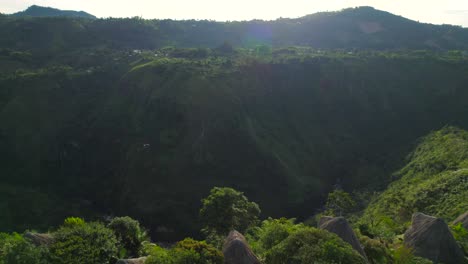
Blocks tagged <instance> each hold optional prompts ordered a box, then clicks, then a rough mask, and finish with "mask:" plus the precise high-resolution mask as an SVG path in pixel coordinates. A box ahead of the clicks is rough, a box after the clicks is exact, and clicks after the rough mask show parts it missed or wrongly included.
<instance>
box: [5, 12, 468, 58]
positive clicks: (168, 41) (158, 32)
mask: <svg viewBox="0 0 468 264" xmlns="http://www.w3.org/2000/svg"><path fill="white" fill-rule="evenodd" d="M36 9H40V11H41V12H42V13H44V12H45V11H47V13H49V9H44V8H39V7H32V8H31V10H26V11H25V12H24V13H20V14H25V15H27V14H32V13H31V12H32V11H34V10H36ZM56 12H57V11H54V10H52V13H53V14H52V15H49V17H43V18H34V19H31V18H15V17H12V16H4V17H0V32H1V33H2V36H3V38H2V39H0V48H12V49H28V50H40V51H44V50H51V51H55V52H57V51H71V50H75V49H82V48H85V47H86V48H98V47H99V48H100V47H103V46H104V47H108V48H118V49H158V48H163V47H166V46H177V47H180V48H214V47H217V46H220V45H221V44H222V43H224V42H225V41H227V42H229V43H231V45H233V46H234V47H243V48H255V46H257V45H268V46H272V47H274V48H282V47H290V46H309V47H313V48H318V49H345V50H362V49H373V50H420V49H429V50H442V51H445V50H465V51H466V50H467V49H468V44H467V43H468V29H466V28H462V27H459V26H451V25H431V24H422V23H418V22H416V21H412V20H409V19H406V18H403V17H400V16H396V15H393V14H390V13H388V12H384V11H380V10H376V9H374V8H371V7H359V8H350V9H345V10H342V11H339V12H322V13H316V14H312V15H308V16H304V17H301V18H295V19H289V18H280V19H277V20H274V21H262V20H252V21H242V22H237V21H232V22H216V21H208V20H199V21H198V20H181V21H177V20H169V19H166V20H144V19H141V18H124V19H120V18H108V19H83V18H75V19H72V18H67V17H51V16H56V15H62V14H63V15H68V14H64V13H61V12H58V13H57V14H56ZM15 15H18V14H15Z"/></svg>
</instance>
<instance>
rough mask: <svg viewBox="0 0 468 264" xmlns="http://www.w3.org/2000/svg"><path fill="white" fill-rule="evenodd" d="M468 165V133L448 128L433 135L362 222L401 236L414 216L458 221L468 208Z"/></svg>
mask: <svg viewBox="0 0 468 264" xmlns="http://www.w3.org/2000/svg"><path fill="white" fill-rule="evenodd" d="M467 161H468V132H467V131H464V130H461V129H458V128H454V127H446V128H444V129H442V130H440V131H436V132H433V133H431V134H430V135H429V136H427V137H425V138H424V139H423V140H422V141H421V143H420V144H419V145H418V147H417V148H416V150H415V151H414V152H413V153H412V154H411V155H410V157H409V162H408V164H407V165H406V166H405V167H404V168H403V169H401V170H400V171H399V172H398V174H397V176H398V177H399V178H400V179H398V180H397V181H395V182H393V183H392V184H391V185H390V186H389V188H388V189H387V190H386V191H384V192H383V193H382V194H381V195H380V196H379V197H378V198H377V199H376V200H375V201H374V202H372V203H371V204H370V205H369V207H368V208H367V209H366V210H365V213H364V216H363V217H362V218H361V222H364V223H366V224H367V225H368V227H369V228H370V229H380V230H387V231H389V232H393V233H401V232H402V231H403V230H404V229H405V228H406V226H407V225H408V224H409V221H410V219H411V215H412V214H413V213H414V212H424V213H426V214H430V215H433V216H437V217H442V218H444V219H447V220H449V221H451V220H453V219H455V218H456V217H457V216H458V215H460V214H462V213H463V212H465V211H466V210H467V208H468V200H467V199H466V196H467V195H468V180H467V179H468V162H467ZM387 231H385V232H387ZM373 232H374V233H376V231H373Z"/></svg>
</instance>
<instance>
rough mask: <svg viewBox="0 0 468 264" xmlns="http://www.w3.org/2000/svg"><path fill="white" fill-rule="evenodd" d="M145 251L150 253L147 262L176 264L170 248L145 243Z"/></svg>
mask: <svg viewBox="0 0 468 264" xmlns="http://www.w3.org/2000/svg"><path fill="white" fill-rule="evenodd" d="M143 251H144V252H145V254H147V255H148V258H147V259H146V261H145V264H174V259H173V258H172V256H171V255H170V250H167V249H164V248H162V247H160V246H158V245H156V244H152V243H143Z"/></svg>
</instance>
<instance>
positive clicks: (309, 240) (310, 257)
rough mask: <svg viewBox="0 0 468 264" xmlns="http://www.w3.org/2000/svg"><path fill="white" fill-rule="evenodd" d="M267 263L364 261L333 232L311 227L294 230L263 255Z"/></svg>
mask: <svg viewBox="0 0 468 264" xmlns="http://www.w3.org/2000/svg"><path fill="white" fill-rule="evenodd" d="M265 260H266V261H265V262H266V263H269V264H283V263H297V264H302V263H304V264H306V263H349V264H354V263H366V261H365V259H364V258H363V257H362V256H361V255H359V253H358V252H356V251H355V250H354V249H353V248H352V247H351V245H349V244H348V243H346V242H344V241H343V240H341V239H340V238H339V237H338V236H336V235H335V234H332V233H329V232H327V231H325V230H319V229H316V228H312V227H307V228H303V229H301V230H299V231H297V232H294V233H293V234H291V235H290V236H289V237H287V238H286V239H284V240H283V241H282V242H281V243H279V244H278V245H276V246H274V247H272V248H271V249H270V250H268V251H267V253H266V255H265Z"/></svg>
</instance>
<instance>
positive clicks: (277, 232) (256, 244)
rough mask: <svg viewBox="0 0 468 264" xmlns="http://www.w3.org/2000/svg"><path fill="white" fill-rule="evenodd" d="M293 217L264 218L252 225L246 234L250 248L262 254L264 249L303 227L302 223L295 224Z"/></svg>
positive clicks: (266, 249) (268, 248) (269, 247)
mask: <svg viewBox="0 0 468 264" xmlns="http://www.w3.org/2000/svg"><path fill="white" fill-rule="evenodd" d="M294 222H295V219H286V218H280V219H272V218H268V219H267V220H264V221H263V222H262V224H261V225H260V226H256V227H253V228H251V229H250V230H249V232H248V233H247V235H246V238H247V240H248V241H249V244H250V246H251V247H252V250H253V251H254V252H255V253H256V254H258V255H259V256H262V255H263V254H264V253H265V252H266V251H268V250H270V249H271V248H272V247H274V246H275V245H277V244H279V243H280V242H281V241H283V240H284V239H286V238H287V237H289V235H291V234H292V233H294V232H297V231H298V230H301V229H303V228H305V226H304V225H303V224H295V223H294Z"/></svg>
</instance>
